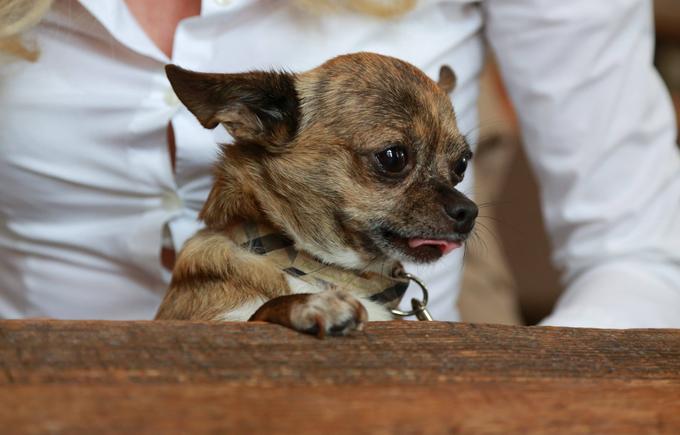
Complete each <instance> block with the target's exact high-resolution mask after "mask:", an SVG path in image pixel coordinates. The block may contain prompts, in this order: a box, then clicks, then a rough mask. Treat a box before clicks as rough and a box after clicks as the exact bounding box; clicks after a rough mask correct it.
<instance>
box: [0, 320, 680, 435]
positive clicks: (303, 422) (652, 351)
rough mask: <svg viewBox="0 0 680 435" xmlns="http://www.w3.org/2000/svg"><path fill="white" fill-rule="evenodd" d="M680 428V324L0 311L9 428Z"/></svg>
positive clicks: (1, 417) (1, 420) (0, 379)
mask: <svg viewBox="0 0 680 435" xmlns="http://www.w3.org/2000/svg"><path fill="white" fill-rule="evenodd" d="M480 431H481V432H502V433H508V432H522V433H526V432H536V433H538V432H550V433H554V432H598V433H604V432H607V433H643V432H651V433H680V330H627V331H614V330H592V329H568V328H539V327H533V328H530V327H511V326H492V325H483V326H480V325H468V324H456V323H444V322H420V323H416V322H387V323H371V324H369V325H368V326H367V328H366V330H365V331H364V332H362V333H358V334H356V335H355V336H353V337H348V338H331V339H326V340H318V339H316V338H313V337H309V336H305V335H301V334H297V333H294V332H292V331H288V330H286V329H284V328H281V327H278V326H274V325H264V324H245V323H231V324H213V323H184V322H73V321H0V433H13V432H21V433H53V432H56V433H83V434H86V433H87V434H91V433H120V432H127V433H153V434H155V433H235V434H242V433H243V434H245V433H261V432H266V433H315V434H316V433H323V432H327V433H329V434H330V433H333V434H335V433H350V432H351V433H357V432H371V433H457V432H480Z"/></svg>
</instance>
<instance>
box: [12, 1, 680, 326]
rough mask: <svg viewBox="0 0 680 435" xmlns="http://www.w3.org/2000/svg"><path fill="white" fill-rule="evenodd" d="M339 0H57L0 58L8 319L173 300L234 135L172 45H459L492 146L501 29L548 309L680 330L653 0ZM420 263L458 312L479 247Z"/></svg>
mask: <svg viewBox="0 0 680 435" xmlns="http://www.w3.org/2000/svg"><path fill="white" fill-rule="evenodd" d="M321 3H322V4H324V5H326V6H328V9H330V10H321V11H319V10H311V9H319V8H320V7H319V6H318V5H319V2H302V1H266V0H260V1H257V0H204V1H202V2H200V1H199V0H191V1H188V0H187V1H185V0H172V1H169V0H168V1H163V2H160V1H152V0H148V1H144V0H127V2H124V1H122V0H117V1H110V2H101V1H96V0H80V1H75V0H56V1H54V3H53V4H52V7H51V8H50V10H49V12H48V13H47V15H46V16H45V17H44V18H43V19H42V21H41V22H40V24H39V25H38V26H37V27H35V28H33V29H32V30H30V31H28V32H27V34H26V35H25V37H26V38H29V40H32V41H34V42H35V46H36V47H37V49H38V50H39V56H38V57H37V60H36V61H35V62H25V61H17V62H5V63H4V64H3V65H2V67H0V108H1V109H0V113H1V114H2V116H0V223H1V225H0V259H1V260H0V316H1V317H5V318H21V317H29V316H49V317H56V318H72V319H78V318H98V319H148V318H151V317H152V316H153V315H154V313H155V310H156V308H157V306H158V303H159V301H160V299H161V297H162V295H163V293H164V291H165V289H166V287H167V284H168V282H169V276H170V273H169V270H170V268H171V263H172V258H171V257H172V254H173V252H176V251H177V250H178V249H179V248H180V247H181V246H182V243H183V242H184V241H185V240H186V239H187V238H188V237H189V236H191V235H192V234H193V233H194V232H195V231H196V230H197V229H199V227H200V225H201V224H200V222H199V221H198V220H197V212H198V210H199V209H200V207H201V205H202V203H203V201H204V199H205V197H206V195H207V192H208V189H209V187H210V183H211V177H210V166H211V164H212V162H213V161H214V159H215V153H216V151H217V146H216V144H217V143H219V142H225V141H228V140H229V138H228V136H227V135H226V133H225V132H224V130H222V129H216V130H215V131H209V130H205V129H203V128H201V126H200V125H199V124H198V122H197V121H196V120H195V119H194V118H193V117H192V116H191V115H190V113H189V112H188V111H187V110H186V109H185V108H184V107H182V106H181V104H180V103H179V101H178V100H177V98H176V97H175V95H174V94H173V93H172V91H171V88H170V85H169V83H168V81H167V79H166V77H165V74H164V71H163V67H164V65H165V64H167V63H175V64H178V65H180V66H182V67H185V68H188V69H193V70H198V71H216V72H240V71H245V70H255V69H271V68H275V69H285V70H292V71H302V70H307V69H309V68H313V67H315V66H317V65H319V64H321V63H322V62H323V61H325V60H326V59H328V58H331V57H333V56H335V55H339V54H343V53H348V52H356V51H373V52H377V53H382V54H386V55H391V56H395V57H398V58H400V59H403V60H406V61H408V62H410V63H412V64H414V65H416V66H417V67H419V68H421V69H422V70H424V71H425V72H426V73H427V74H428V75H430V76H431V77H433V78H436V74H437V71H438V70H439V67H440V66H441V65H442V64H448V65H450V66H451V67H453V69H454V70H455V71H456V74H457V76H458V85H457V88H456V90H455V92H454V94H453V104H454V107H455V110H456V113H457V119H458V123H459V128H460V129H461V131H463V132H464V133H468V135H469V136H468V137H469V139H470V142H473V143H474V141H475V138H476V134H475V129H476V127H477V113H476V100H477V97H478V94H479V81H478V79H479V75H480V71H481V70H482V67H483V59H484V52H485V44H484V41H485V40H487V41H488V43H489V44H490V46H491V48H492V49H493V51H494V53H495V55H496V58H497V61H498V63H499V66H500V69H501V73H502V76H503V78H504V81H505V84H506V86H507V88H508V91H509V95H510V97H511V99H512V102H513V104H514V106H515V108H516V110H517V112H518V115H519V121H520V124H521V128H522V135H523V140H524V144H525V147H526V151H527V154H528V156H529V160H530V162H531V164H532V166H533V169H534V171H535V173H536V175H537V178H538V180H539V182H540V186H541V196H542V201H543V211H544V215H545V220H546V224H547V229H548V231H549V234H550V236H551V238H552V242H553V245H554V247H553V248H554V262H555V263H556V264H557V266H558V267H560V268H561V270H562V273H563V279H564V283H565V285H566V291H565V293H564V294H563V296H562V297H561V299H560V301H559V302H558V304H557V306H556V308H555V311H554V312H553V314H552V315H550V316H549V317H548V318H547V319H546V320H545V321H544V322H543V323H544V324H550V325H565V326H593V327H680V155H679V153H678V149H677V147H676V144H675V137H676V130H675V126H674V120H673V111H672V107H671V103H670V100H669V96H668V92H667V90H666V89H665V88H664V85H663V84H662V81H661V80H660V78H659V76H658V74H657V73H656V71H655V69H654V67H653V65H652V56H653V42H654V34H653V26H652V5H651V2H650V1H648V0H614V1H611V2H606V4H605V3H603V2H592V1H590V0H575V1H571V2H562V1H558V0H484V1H481V2H480V1H472V0H450V1H434V0H421V1H418V2H415V1H414V0H400V1H395V2H393V3H391V4H390V3H389V2H384V1H382V0H363V1H360V0H346V1H341V0H337V1H332V0H328V1H325V2H321ZM310 5H313V6H310ZM322 9H323V8H322ZM380 15H383V16H380ZM388 15H389V17H385V16H388ZM470 175H471V174H470ZM482 176H483V175H482ZM471 180H472V177H471V176H468V177H466V183H467V184H466V185H464V186H463V190H466V191H468V192H469V191H470V190H471V184H470V183H471ZM522 249H524V247H522V246H513V247H510V250H512V251H517V252H518V253H521V251H522ZM407 269H409V270H410V271H412V272H413V273H415V274H416V275H421V277H422V278H423V279H424V280H425V281H426V282H427V283H428V284H429V286H430V287H431V291H432V293H433V296H432V298H431V305H430V308H431V312H432V314H433V316H434V317H435V319H438V320H456V319H458V314H457V312H456V310H455V299H456V295H457V293H458V286H459V284H458V283H459V274H460V271H461V254H460V253H456V254H453V255H450V256H448V257H445V259H444V260H442V261H440V262H438V263H437V264H436V265H435V266H433V267H416V266H413V265H407Z"/></svg>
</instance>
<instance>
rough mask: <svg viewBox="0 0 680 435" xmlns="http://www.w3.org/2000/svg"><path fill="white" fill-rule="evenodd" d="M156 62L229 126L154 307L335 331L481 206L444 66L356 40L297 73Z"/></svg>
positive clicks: (429, 256)
mask: <svg viewBox="0 0 680 435" xmlns="http://www.w3.org/2000/svg"><path fill="white" fill-rule="evenodd" d="M166 72H167V76H168V78H169V80H170V83H171V84H172V87H173V89H174V91H175V93H176V94H177V96H178V97H179V99H180V100H181V101H182V103H184V105H185V106H186V107H187V108H188V109H189V110H190V111H191V112H192V113H193V114H194V115H195V116H196V118H197V119H198V121H199V122H200V123H201V124H202V125H203V126H204V127H206V128H211V129H212V128H215V127H216V126H218V125H219V124H221V125H223V126H224V127H225V128H226V130H227V131H228V132H229V133H230V134H231V136H232V137H233V139H234V142H233V144H228V145H223V146H222V147H221V155H220V157H219V159H218V162H217V164H216V166H215V170H214V184H213V187H212V190H211V191H210V194H209V195H208V198H207V200H206V202H205V205H204V207H203V209H202V210H201V213H200V215H199V217H200V218H201V219H202V220H203V221H204V222H205V228H204V229H203V230H201V231H199V232H198V233H197V234H196V235H194V236H193V237H192V238H191V239H189V240H188V241H187V242H186V244H185V245H184V247H183V248H182V250H181V251H180V252H179V255H178V257H177V262H176V264H175V267H174V270H173V276H172V282H171V284H170V288H169V289H168V292H167V293H166V295H165V297H164V299H163V301H162V303H161V306H160V308H159V310H158V313H157V315H156V318H157V319H191V320H218V321H220V320H223V321H242V320H259V321H266V322H271V323H277V324H280V325H284V326H287V327H290V328H292V329H295V330H297V331H301V332H306V333H312V334H316V335H318V336H320V337H323V336H325V335H327V334H329V335H345V334H348V333H350V332H351V331H354V330H360V329H362V327H363V325H364V323H365V322H366V321H367V320H389V319H392V318H393V317H392V314H391V311H390V309H391V308H395V307H396V305H397V304H398V303H399V300H400V299H401V296H402V295H403V294H404V292H405V290H406V286H407V285H408V280H406V279H405V278H404V277H403V276H404V274H403V270H402V268H401V263H400V261H413V262H420V263H426V262H432V261H435V260H437V259H439V258H440V257H442V256H443V255H445V254H447V253H448V252H450V251H452V250H453V249H456V248H458V247H460V246H461V244H462V243H463V242H464V241H465V240H466V238H467V237H468V236H469V234H470V233H471V231H472V229H473V227H474V223H475V219H476V217H477V207H476V205H475V204H474V203H473V202H472V201H471V200H470V199H468V198H467V197H466V196H465V195H463V194H462V193H461V192H459V191H458V190H456V185H457V184H458V183H460V182H461V181H462V180H463V177H464V175H465V170H466V167H467V165H468V162H469V160H470V159H471V158H472V152H471V150H470V147H469V145H468V143H467V142H466V140H465V138H464V136H463V135H462V134H461V133H460V132H459V130H458V128H457V125H456V118H455V115H454V110H453V107H452V105H451V101H450V99H449V96H448V94H449V93H450V92H451V90H452V89H453V87H454V85H455V80H456V79H455V74H454V73H453V71H451V69H450V68H448V67H446V66H444V67H442V68H441V70H440V76H439V82H438V83H437V82H434V81H432V80H431V79H430V78H428V77H427V76H426V75H425V74H424V73H423V72H421V71H420V70H419V69H417V68H416V67H414V66H413V65H411V64H408V63H406V62H403V61H401V60H398V59H395V58H392V57H388V56H383V55H378V54H373V53H355V54H349V55H343V56H338V57H336V58H333V59H331V60H329V61H327V62H325V63H324V64H322V65H321V66H319V67H317V68H314V69H312V70H310V71H307V72H304V73H300V74H293V73H289V72H274V71H254V72H247V73H240V74H212V73H198V72H193V71H187V70H184V69H182V68H179V67H177V66H175V65H168V66H167V67H166Z"/></svg>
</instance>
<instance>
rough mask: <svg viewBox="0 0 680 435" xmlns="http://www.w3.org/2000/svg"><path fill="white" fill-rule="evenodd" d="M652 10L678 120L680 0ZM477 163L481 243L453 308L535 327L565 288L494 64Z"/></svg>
mask: <svg viewBox="0 0 680 435" xmlns="http://www.w3.org/2000/svg"><path fill="white" fill-rule="evenodd" d="M654 7H655V21H656V32H657V41H656V56H655V63H656V66H657V68H658V69H659V72H660V73H661V76H662V77H663V79H664V80H665V82H666V84H667V85H668V87H669V89H670V92H671V95H672V98H673V101H674V103H675V110H676V117H677V116H678V113H679V112H680V1H679V0H655V1H654ZM678 119H679V120H680V117H678ZM474 162H475V169H476V171H477V177H476V178H477V180H476V186H475V197H476V199H477V201H478V202H479V203H480V205H481V210H480V216H481V220H480V223H481V224H482V225H481V227H480V228H478V233H479V236H480V237H481V240H478V241H473V243H472V244H471V245H470V247H469V249H468V252H467V253H466V257H465V272H464V276H463V287H462V292H461V296H460V299H459V302H458V303H459V308H460V311H461V316H462V320H463V321H467V322H477V323H505V324H527V325H532V324H536V323H537V322H539V321H540V320H541V319H542V318H543V317H545V316H547V315H548V314H549V313H550V312H551V311H552V307H553V305H554V304H555V301H556V300H557V298H558V297H559V295H560V293H561V291H562V285H561V283H560V280H559V275H558V273H557V271H556V270H555V268H554V267H553V266H552V264H551V261H550V242H549V240H548V238H547V237H546V234H545V232H544V226H543V219H542V217H541V212H540V204H539V202H538V190H537V187H536V183H535V181H534V178H533V176H532V174H531V170H530V168H529V166H528V163H527V160H526V157H525V155H524V152H523V150H522V146H521V140H520V137H519V131H518V127H517V123H516V122H515V116H514V113H513V108H512V104H511V103H510V102H509V100H508V98H507V96H506V94H505V90H504V89H503V85H502V83H501V80H500V77H499V74H498V70H497V68H496V66H495V64H494V61H493V59H492V58H489V59H488V60H487V66H486V69H485V72H484V74H483V77H482V95H481V98H480V143H479V146H478V149H477V153H476V155H475V159H474ZM485 204H488V205H485ZM520 252H521V255H518V253H520ZM511 253H514V255H512V254H511Z"/></svg>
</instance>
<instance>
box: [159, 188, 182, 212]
mask: <svg viewBox="0 0 680 435" xmlns="http://www.w3.org/2000/svg"><path fill="white" fill-rule="evenodd" d="M183 206H184V203H183V202H182V198H180V197H179V195H177V193H176V192H165V193H164V194H163V208H164V209H165V210H167V211H175V210H179V209H181V208H182V207H183Z"/></svg>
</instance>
